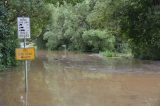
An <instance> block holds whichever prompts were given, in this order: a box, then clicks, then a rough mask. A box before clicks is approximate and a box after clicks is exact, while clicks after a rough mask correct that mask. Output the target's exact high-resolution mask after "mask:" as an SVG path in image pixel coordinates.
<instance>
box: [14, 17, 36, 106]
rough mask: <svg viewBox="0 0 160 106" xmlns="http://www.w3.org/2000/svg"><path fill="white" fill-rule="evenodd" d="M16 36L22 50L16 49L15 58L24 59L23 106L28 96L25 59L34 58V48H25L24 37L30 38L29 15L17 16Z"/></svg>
mask: <svg viewBox="0 0 160 106" xmlns="http://www.w3.org/2000/svg"><path fill="white" fill-rule="evenodd" d="M17 23H18V38H19V39H23V40H24V41H23V43H24V47H23V49H24V50H21V49H16V59H17V60H24V64H25V106H27V98H28V66H27V65H28V62H27V60H32V59H34V50H33V49H32V50H31V51H32V52H29V50H28V49H27V48H26V39H27V38H30V18H29V17H18V18H17Z"/></svg>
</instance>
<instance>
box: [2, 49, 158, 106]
mask: <svg viewBox="0 0 160 106" xmlns="http://www.w3.org/2000/svg"><path fill="white" fill-rule="evenodd" d="M22 65H23V64H22ZM28 66H29V67H28V68H29V80H28V83H29V88H28V89H29V90H28V93H27V96H28V97H27V102H26V100H25V93H24V70H23V66H20V67H18V68H15V69H10V71H7V72H1V73H0V106H26V105H25V103H27V106H160V62H159V61H140V60H135V59H131V58H104V57H102V56H100V55H98V54H90V53H78V52H67V54H66V55H65V53H64V52H63V51H61V52H50V51H39V52H37V58H36V59H35V60H34V61H31V62H29V63H28Z"/></svg>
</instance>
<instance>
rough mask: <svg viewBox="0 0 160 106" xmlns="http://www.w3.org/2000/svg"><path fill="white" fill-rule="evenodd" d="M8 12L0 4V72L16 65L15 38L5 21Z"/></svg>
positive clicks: (0, 3) (1, 3)
mask: <svg viewBox="0 0 160 106" xmlns="http://www.w3.org/2000/svg"><path fill="white" fill-rule="evenodd" d="M7 16H8V11H7V9H6V7H5V5H4V3H3V2H0V70H2V69H4V68H6V67H8V66H12V65H16V61H15V47H16V46H17V40H16V36H15V35H14V31H13V29H12V28H11V27H10V23H8V20H7Z"/></svg>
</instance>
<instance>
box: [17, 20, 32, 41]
mask: <svg viewBox="0 0 160 106" xmlns="http://www.w3.org/2000/svg"><path fill="white" fill-rule="evenodd" d="M17 24H18V38H19V39H24V38H31V36H30V18H29V17H18V18H17Z"/></svg>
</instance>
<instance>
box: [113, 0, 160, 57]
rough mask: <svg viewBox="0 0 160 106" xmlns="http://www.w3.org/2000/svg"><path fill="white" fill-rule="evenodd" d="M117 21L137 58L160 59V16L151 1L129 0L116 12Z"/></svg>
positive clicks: (121, 32)
mask: <svg viewBox="0 0 160 106" xmlns="http://www.w3.org/2000/svg"><path fill="white" fill-rule="evenodd" d="M115 20H116V22H117V24H118V25H119V27H120V32H119V33H120V34H121V35H123V37H125V38H126V39H128V40H129V41H130V46H131V49H132V53H133V55H134V56H135V57H136V58H141V59H160V53H159V52H160V30H159V29H160V14H155V12H154V11H153V7H152V1H151V0H127V1H126V2H124V3H123V5H121V6H120V7H119V8H118V10H116V11H115Z"/></svg>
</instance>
